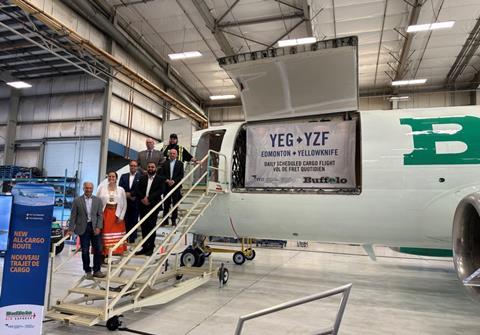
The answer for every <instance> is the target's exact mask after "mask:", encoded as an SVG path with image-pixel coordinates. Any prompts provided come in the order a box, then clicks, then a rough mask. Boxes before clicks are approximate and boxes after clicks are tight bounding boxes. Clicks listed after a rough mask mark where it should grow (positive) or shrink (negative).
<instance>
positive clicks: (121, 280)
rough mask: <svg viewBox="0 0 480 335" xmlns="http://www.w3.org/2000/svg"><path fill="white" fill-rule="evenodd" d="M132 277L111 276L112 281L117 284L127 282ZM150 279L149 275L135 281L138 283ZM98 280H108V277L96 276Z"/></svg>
mask: <svg viewBox="0 0 480 335" xmlns="http://www.w3.org/2000/svg"><path fill="white" fill-rule="evenodd" d="M130 279H131V278H129V277H117V276H113V277H110V283H115V284H124V285H125V284H127V283H128V282H129V281H130ZM147 279H148V276H144V277H140V278H137V279H136V280H135V283H137V284H143V283H144V282H145V281H146V280H147ZM95 280H96V281H101V282H107V277H105V278H95Z"/></svg>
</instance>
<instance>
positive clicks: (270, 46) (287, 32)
mask: <svg viewBox="0 0 480 335" xmlns="http://www.w3.org/2000/svg"><path fill="white" fill-rule="evenodd" d="M303 21H304V20H303V19H301V20H300V21H298V22H297V23H296V24H295V25H294V26H292V27H291V28H290V29H288V30H287V31H286V32H285V34H283V35H282V36H280V37H279V38H277V39H276V40H275V41H274V42H273V43H272V44H270V45H269V46H268V48H267V49H270V48H272V47H273V46H274V45H275V44H277V42H278V41H280V40H281V39H282V38H284V37H285V36H287V35H288V34H290V33H291V32H292V31H294V30H295V29H297V27H298V26H300V25H301V24H302V23H303Z"/></svg>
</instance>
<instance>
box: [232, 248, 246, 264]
mask: <svg viewBox="0 0 480 335" xmlns="http://www.w3.org/2000/svg"><path fill="white" fill-rule="evenodd" d="M245 260H246V257H245V255H244V254H243V252H242V251H237V252H236V253H234V254H233V262H234V263H235V264H237V265H242V264H243V263H245Z"/></svg>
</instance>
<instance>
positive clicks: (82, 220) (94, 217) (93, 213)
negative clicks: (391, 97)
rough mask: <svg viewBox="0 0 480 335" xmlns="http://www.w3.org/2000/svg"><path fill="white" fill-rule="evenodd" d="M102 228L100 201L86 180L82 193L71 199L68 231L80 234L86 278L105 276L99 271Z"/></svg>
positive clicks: (91, 184)
mask: <svg viewBox="0 0 480 335" xmlns="http://www.w3.org/2000/svg"><path fill="white" fill-rule="evenodd" d="M102 228H103V205H102V201H101V200H100V199H99V198H97V197H96V196H94V195H93V183H91V182H89V181H86V182H84V183H83V195H82V196H80V197H76V198H75V200H73V204H72V211H71V214H70V225H69V227H68V233H69V234H72V232H75V234H77V235H78V236H80V245H81V247H82V263H83V270H84V271H85V276H86V277H87V278H88V279H93V277H97V278H103V277H105V274H104V273H102V272H101V271H100V266H101V264H102ZM90 244H91V245H92V249H93V275H92V268H91V267H90V253H89V251H90Z"/></svg>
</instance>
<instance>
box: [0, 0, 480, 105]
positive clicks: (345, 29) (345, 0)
mask: <svg viewBox="0 0 480 335" xmlns="http://www.w3.org/2000/svg"><path fill="white" fill-rule="evenodd" d="M13 2H18V1H0V3H1V11H0V49H1V50H2V53H1V54H0V69H1V70H8V71H10V72H12V73H13V74H15V75H16V76H17V77H19V78H32V77H35V76H50V75H62V74H67V73H76V72H79V71H80V70H81V69H80V68H79V66H86V67H87V68H89V69H90V70H91V69H92V68H91V66H92V64H91V63H94V68H97V67H98V66H99V67H100V68H102V67H104V66H107V65H108V64H104V62H102V61H101V60H99V59H98V57H95V55H92V57H91V58H90V59H89V55H88V52H87V54H86V58H82V59H78V58H76V55H75V53H73V55H69V51H75V50H76V49H75V45H71V43H70V41H69V38H68V37H67V36H64V37H62V36H61V35H60V36H59V35H58V32H53V31H51V30H49V28H48V27H47V26H45V25H44V24H43V23H42V22H41V21H39V20H36V19H35V18H32V16H25V15H23V16H22V13H19V12H18V7H15V6H12V5H10V3H13ZM62 2H64V3H66V4H67V5H68V4H69V3H71V1H66V0H64V1H62ZM75 3H77V4H79V3H84V4H86V5H89V6H91V7H92V8H94V9H95V10H96V11H98V12H99V13H100V12H101V13H102V15H105V16H108V17H109V19H111V20H112V21H113V20H114V21H116V22H122V27H123V28H126V29H127V30H131V32H134V33H135V35H136V36H138V37H139V38H138V39H139V40H142V41H143V42H145V43H147V44H148V45H150V46H151V47H152V50H154V51H155V52H156V53H157V56H159V57H160V58H162V59H163V60H164V62H165V63H168V67H169V69H168V71H170V73H173V74H176V75H178V77H181V78H182V80H183V81H184V83H185V84H186V86H188V90H190V92H191V94H190V95H191V96H194V97H195V98H196V100H197V102H200V103H202V104H203V105H204V106H205V105H207V104H208V101H209V96H210V95H222V94H235V95H236V96H238V92H237V89H236V87H235V86H234V84H233V82H232V80H231V79H230V78H229V77H228V75H227V74H226V73H225V71H223V70H222V69H221V68H220V67H219V66H218V63H217V59H218V58H220V57H223V56H225V55H230V54H236V53H244V52H250V51H258V50H264V49H266V48H269V47H273V46H275V45H276V42H277V41H278V40H281V39H291V38H301V37H307V36H315V37H316V38H317V39H318V40H325V39H330V38H335V37H344V36H350V35H357V36H358V38H359V84H360V94H361V95H362V96H370V95H382V94H385V95H388V94H392V93H394V92H401V91H402V90H412V89H414V90H417V89H418V90H432V91H433V90H439V89H443V90H445V89H447V90H463V89H472V88H476V87H478V83H479V81H480V80H479V79H480V58H479V52H478V46H479V45H480V20H479V17H480V2H479V1H478V0H109V1H105V0H77V1H75ZM18 20H23V26H20V25H19V23H18ZM443 21H455V24H454V26H453V27H452V28H451V29H441V30H434V31H424V32H417V33H407V32H406V29H407V27H408V26H409V25H413V24H429V23H434V22H443ZM11 27H15V29H17V28H18V29H19V30H18V31H20V32H21V33H22V34H24V37H23V38H21V37H20V36H18V34H17V35H16V34H13V33H12V31H11V30H9V28H11ZM29 29H30V30H33V31H34V32H36V33H37V35H35V34H34V33H32V32H31V31H30V30H29ZM38 32H41V33H42V35H44V36H45V37H46V38H47V37H49V36H50V37H52V36H54V37H55V43H57V44H60V45H61V46H62V48H63V50H59V54H58V55H56V56H57V57H52V55H51V53H50V54H49V53H48V52H47V51H45V48H43V47H41V46H40V47H39V46H38V45H32V43H33V42H39V43H41V44H43V45H45V41H43V40H39V37H38ZM25 36H26V37H29V38H30V39H31V40H28V41H25ZM46 45H47V46H51V45H52V44H51V43H46ZM65 50H66V51H67V52H65ZM193 50H196V51H200V52H201V53H202V56H201V57H198V58H192V59H184V60H176V61H172V60H170V59H169V58H168V54H170V53H178V52H185V51H193ZM84 55H85V54H84ZM59 56H62V57H59ZM85 61H87V62H86V63H85ZM110 65H111V64H110ZM414 78H417V79H418V78H426V79H427V83H426V85H422V86H416V87H415V88H412V87H407V88H397V89H393V88H392V86H391V82H392V81H393V80H399V79H414Z"/></svg>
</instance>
